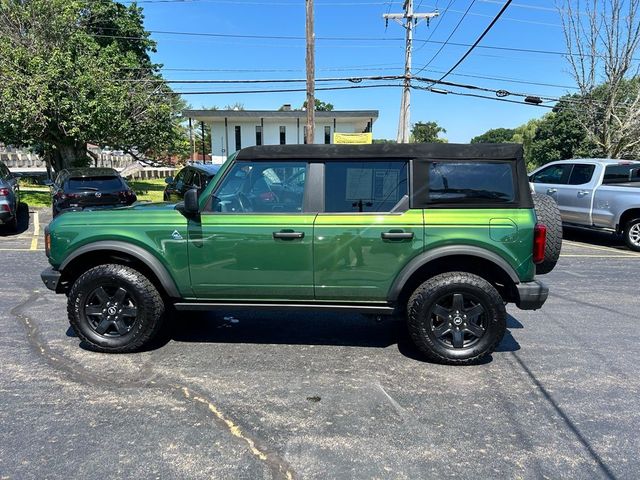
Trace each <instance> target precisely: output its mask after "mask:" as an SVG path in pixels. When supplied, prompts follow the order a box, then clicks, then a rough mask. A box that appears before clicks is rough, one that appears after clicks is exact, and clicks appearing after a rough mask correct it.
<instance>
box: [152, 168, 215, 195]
mask: <svg viewBox="0 0 640 480" xmlns="http://www.w3.org/2000/svg"><path fill="white" fill-rule="evenodd" d="M218 170H220V165H212V164H204V163H194V164H193V165H187V166H186V167H184V168H183V169H182V170H180V171H179V172H178V174H177V175H176V177H175V178H172V177H169V178H167V179H166V180H165V181H166V182H167V186H166V187H165V189H164V201H165V202H179V201H180V200H182V199H183V198H184V194H185V193H186V192H187V191H188V190H191V189H192V188H195V189H196V190H197V191H198V194H199V193H200V192H201V191H202V190H204V189H205V188H206V187H207V185H209V182H210V181H211V179H212V178H213V177H215V176H216V173H218Z"/></svg>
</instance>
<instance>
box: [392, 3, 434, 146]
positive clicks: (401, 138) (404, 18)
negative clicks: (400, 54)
mask: <svg viewBox="0 0 640 480" xmlns="http://www.w3.org/2000/svg"><path fill="white" fill-rule="evenodd" d="M438 15H439V13H438V12H437V11H436V12H432V13H414V11H413V0H405V2H404V13H387V14H385V15H383V18H384V19H385V20H386V21H387V23H388V22H389V20H390V19H391V20H395V21H396V22H398V24H399V25H400V26H401V27H404V28H405V30H406V46H405V54H404V86H403V88H402V101H401V102H400V120H399V122H398V143H409V123H410V120H411V109H410V107H411V49H412V46H413V45H412V44H413V29H414V28H415V27H417V26H418V24H419V23H420V22H422V21H423V20H427V21H429V20H430V19H431V18H433V17H437V16H438Z"/></svg>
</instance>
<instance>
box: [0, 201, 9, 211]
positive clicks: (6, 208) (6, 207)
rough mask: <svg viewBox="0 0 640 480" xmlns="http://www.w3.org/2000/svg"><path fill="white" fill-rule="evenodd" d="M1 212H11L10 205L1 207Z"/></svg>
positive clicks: (4, 204)
mask: <svg viewBox="0 0 640 480" xmlns="http://www.w3.org/2000/svg"><path fill="white" fill-rule="evenodd" d="M0 210H2V211H3V212H10V211H11V208H9V205H7V204H6V203H3V204H2V205H0Z"/></svg>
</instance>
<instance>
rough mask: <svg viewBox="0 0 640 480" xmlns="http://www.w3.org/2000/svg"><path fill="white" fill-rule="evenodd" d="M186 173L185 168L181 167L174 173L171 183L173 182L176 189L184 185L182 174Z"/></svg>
mask: <svg viewBox="0 0 640 480" xmlns="http://www.w3.org/2000/svg"><path fill="white" fill-rule="evenodd" d="M186 173H187V169H186V168H183V169H182V170H180V171H179V172H178V174H177V175H176V178H175V179H174V180H173V183H174V184H175V188H176V189H180V188H182V187H183V186H184V176H185V174H186Z"/></svg>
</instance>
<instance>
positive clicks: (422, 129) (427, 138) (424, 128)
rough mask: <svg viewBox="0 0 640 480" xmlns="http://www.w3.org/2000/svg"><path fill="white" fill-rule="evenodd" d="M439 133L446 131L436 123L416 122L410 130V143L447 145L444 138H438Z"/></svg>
mask: <svg viewBox="0 0 640 480" xmlns="http://www.w3.org/2000/svg"><path fill="white" fill-rule="evenodd" d="M441 133H447V131H446V130H445V129H444V128H443V127H441V126H440V125H438V122H416V123H414V124H413V127H412V128H411V142H412V143H447V139H446V138H440V137H439V135H440V134H441Z"/></svg>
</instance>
